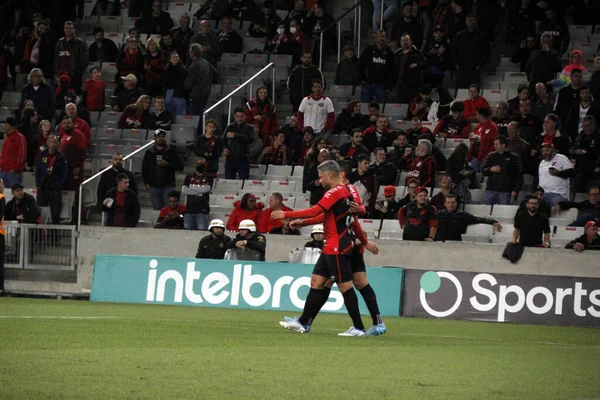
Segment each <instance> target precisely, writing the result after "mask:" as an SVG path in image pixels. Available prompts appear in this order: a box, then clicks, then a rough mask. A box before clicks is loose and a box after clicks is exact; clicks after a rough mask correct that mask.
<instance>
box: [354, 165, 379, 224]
mask: <svg viewBox="0 0 600 400" xmlns="http://www.w3.org/2000/svg"><path fill="white" fill-rule="evenodd" d="M369 160H370V157H369V156H368V155H367V154H361V155H359V156H358V164H357V168H356V170H355V171H354V172H352V174H350V178H349V181H350V183H352V184H353V185H354V187H355V188H356V190H357V191H358V194H359V195H360V198H361V200H362V202H363V204H364V206H365V208H366V209H367V214H369V215H371V214H372V213H373V211H375V201H376V200H377V188H378V187H379V184H378V183H377V177H376V176H375V173H374V172H373V170H372V169H370V168H369Z"/></svg>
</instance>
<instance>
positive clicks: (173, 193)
mask: <svg viewBox="0 0 600 400" xmlns="http://www.w3.org/2000/svg"><path fill="white" fill-rule="evenodd" d="M167 197H175V198H176V199H177V200H179V199H181V193H179V191H178V190H171V191H170V192H169V193H168V194H167Z"/></svg>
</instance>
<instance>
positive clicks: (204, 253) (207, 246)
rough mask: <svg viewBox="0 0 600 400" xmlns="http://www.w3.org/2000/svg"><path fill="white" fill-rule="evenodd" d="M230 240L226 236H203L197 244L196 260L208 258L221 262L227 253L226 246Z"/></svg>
mask: <svg viewBox="0 0 600 400" xmlns="http://www.w3.org/2000/svg"><path fill="white" fill-rule="evenodd" d="M229 242H231V238H230V237H229V236H226V235H222V236H219V237H217V238H215V237H213V235H212V234H210V235H206V236H204V237H203V238H202V239H200V243H198V251H196V258H209V259H213V260H222V259H223V257H224V256H225V251H227V245H228V244H229Z"/></svg>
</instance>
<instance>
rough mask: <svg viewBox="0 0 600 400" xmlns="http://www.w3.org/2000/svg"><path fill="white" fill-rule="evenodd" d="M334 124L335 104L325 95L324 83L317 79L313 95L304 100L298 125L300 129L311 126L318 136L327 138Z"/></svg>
mask: <svg viewBox="0 0 600 400" xmlns="http://www.w3.org/2000/svg"><path fill="white" fill-rule="evenodd" d="M334 122H335V110H334V109H333V103H332V102H331V99H330V98H328V97H327V96H325V95H324V94H323V82H321V81H320V80H318V79H315V80H313V84H312V94H311V95H310V96H307V97H305V98H304V99H302V103H300V107H299V108H298V125H299V127H300V129H304V127H305V126H310V127H311V128H313V129H314V131H315V134H316V135H318V136H322V137H324V138H327V136H329V132H331V128H333V123H334Z"/></svg>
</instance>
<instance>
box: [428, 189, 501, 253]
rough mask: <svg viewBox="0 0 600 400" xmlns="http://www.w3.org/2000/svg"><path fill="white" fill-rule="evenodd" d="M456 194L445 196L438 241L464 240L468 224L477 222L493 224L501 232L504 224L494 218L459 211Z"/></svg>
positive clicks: (439, 218) (439, 215) (439, 219)
mask: <svg viewBox="0 0 600 400" xmlns="http://www.w3.org/2000/svg"><path fill="white" fill-rule="evenodd" d="M457 204H458V203H457V202H456V195H453V194H449V195H446V197H445V198H444V207H446V209H445V210H441V211H440V212H439V213H438V231H437V236H436V237H435V240H436V241H446V240H455V241H459V242H460V241H462V234H463V233H465V232H466V231H467V226H469V225H475V224H488V225H493V226H494V228H495V229H496V230H497V231H498V232H500V231H502V225H501V224H500V223H499V222H498V221H496V220H495V219H492V218H485V217H476V216H474V215H473V214H471V213H469V212H467V211H457V210H456V206H457Z"/></svg>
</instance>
